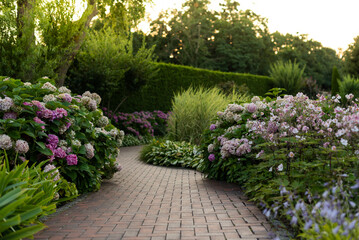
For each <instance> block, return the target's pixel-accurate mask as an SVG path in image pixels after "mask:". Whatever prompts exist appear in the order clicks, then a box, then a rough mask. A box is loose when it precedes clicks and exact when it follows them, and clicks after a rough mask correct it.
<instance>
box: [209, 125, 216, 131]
mask: <svg viewBox="0 0 359 240" xmlns="http://www.w3.org/2000/svg"><path fill="white" fill-rule="evenodd" d="M216 128H217V126H216V124H211V126H210V127H209V130H211V131H213V130H214V129H216Z"/></svg>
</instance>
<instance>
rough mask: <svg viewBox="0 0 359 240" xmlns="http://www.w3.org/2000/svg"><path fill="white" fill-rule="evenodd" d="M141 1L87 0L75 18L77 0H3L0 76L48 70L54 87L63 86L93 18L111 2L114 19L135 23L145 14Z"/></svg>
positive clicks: (104, 13) (35, 73)
mask: <svg viewBox="0 0 359 240" xmlns="http://www.w3.org/2000/svg"><path fill="white" fill-rule="evenodd" d="M145 1H146V0H119V1H115V0H87V1H85V2H84V3H85V10H84V11H83V12H82V15H81V16H80V17H79V18H78V20H74V19H75V10H74V9H75V2H74V1H72V0H52V1H44V0H17V1H9V0H1V5H0V6H1V9H0V23H1V28H2V29H1V30H3V31H2V36H1V42H0V44H1V46H0V49H1V50H0V51H1V56H2V58H3V56H5V59H2V60H3V61H4V63H2V64H1V67H0V70H1V74H4V73H11V74H7V75H10V76H14V77H18V76H19V75H24V76H25V78H24V79H33V78H35V75H38V73H39V72H41V73H42V72H48V73H49V74H50V75H51V76H52V77H57V84H58V85H63V84H64V81H65V77H66V73H67V71H68V69H69V67H70V65H71V63H72V61H73V59H74V58H75V56H76V54H77V53H78V51H79V50H80V47H81V45H82V43H83V41H84V40H85V37H86V32H87V30H88V28H89V26H90V23H91V21H92V19H93V18H94V17H95V16H100V17H102V18H103V17H105V16H106V7H108V6H109V7H110V10H111V11H112V12H110V16H111V17H112V18H114V19H121V20H119V22H121V21H122V22H124V21H125V22H128V23H131V22H132V23H136V22H137V21H138V19H139V18H140V17H142V15H143V12H144V5H143V4H144V2H145ZM126 10H127V11H126ZM35 33H36V34H35ZM42 63H46V64H44V65H43V64H42ZM47 63H49V64H47ZM5 68H10V69H14V70H10V71H8V70H6V69H5ZM36 68H41V71H36V70H35V69H36ZM29 73H30V74H29Z"/></svg>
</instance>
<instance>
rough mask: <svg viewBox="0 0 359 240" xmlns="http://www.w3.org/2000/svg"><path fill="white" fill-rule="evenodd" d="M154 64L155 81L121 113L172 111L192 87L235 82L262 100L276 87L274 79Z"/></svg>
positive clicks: (132, 99)
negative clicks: (176, 98) (180, 94)
mask: <svg viewBox="0 0 359 240" xmlns="http://www.w3.org/2000/svg"><path fill="white" fill-rule="evenodd" d="M155 64H156V65H158V68H159V72H158V74H157V76H156V77H155V79H154V80H152V81H151V82H148V83H147V84H146V85H145V86H144V87H143V88H142V89H141V90H140V92H139V93H138V94H134V95H133V96H131V97H129V98H128V99H127V100H126V102H125V103H124V104H123V105H122V106H121V107H120V111H122V112H134V111H141V110H145V111H153V110H158V109H160V110H162V111H169V110H170V108H171V100H172V98H173V96H174V94H175V93H176V92H179V91H181V90H186V89H187V88H188V87H190V86H193V87H197V86H204V87H213V86H216V85H218V84H219V83H224V82H229V81H233V82H234V83H236V84H237V85H238V86H239V85H242V84H246V85H247V87H248V88H249V90H250V91H251V93H252V94H254V95H259V96H263V95H264V94H265V93H266V92H267V91H268V90H269V89H271V88H272V87H273V82H272V79H271V78H270V77H266V76H258V75H252V74H242V73H228V72H220V71H212V70H206V69H199V68H193V67H188V66H182V65H174V64H167V63H155Z"/></svg>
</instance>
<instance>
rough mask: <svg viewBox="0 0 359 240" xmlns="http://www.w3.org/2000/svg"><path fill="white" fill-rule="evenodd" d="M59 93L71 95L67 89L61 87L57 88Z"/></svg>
mask: <svg viewBox="0 0 359 240" xmlns="http://www.w3.org/2000/svg"><path fill="white" fill-rule="evenodd" d="M59 92H60V93H71V90H70V89H68V88H67V87H64V86H62V87H60V88H59Z"/></svg>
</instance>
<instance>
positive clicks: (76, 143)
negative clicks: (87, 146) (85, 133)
mask: <svg viewBox="0 0 359 240" xmlns="http://www.w3.org/2000/svg"><path fill="white" fill-rule="evenodd" d="M71 144H72V145H73V146H75V147H81V142H80V141H79V140H77V139H74V140H72V141H71Z"/></svg>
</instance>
